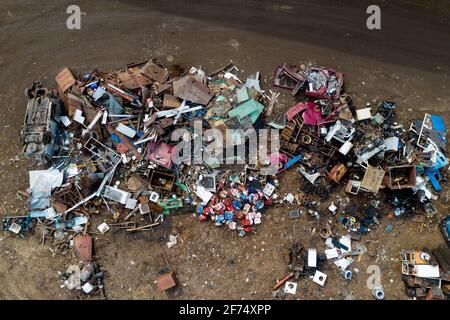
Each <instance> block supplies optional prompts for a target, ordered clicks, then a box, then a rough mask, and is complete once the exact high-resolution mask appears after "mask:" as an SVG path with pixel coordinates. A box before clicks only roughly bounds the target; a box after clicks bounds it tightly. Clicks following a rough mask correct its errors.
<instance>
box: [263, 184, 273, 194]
mask: <svg viewBox="0 0 450 320" xmlns="http://www.w3.org/2000/svg"><path fill="white" fill-rule="evenodd" d="M274 190H275V186H274V185H273V184H271V183H268V184H266V186H265V187H264V190H263V193H264V194H265V195H266V196H267V197H270V196H271V195H272V193H273V191H274Z"/></svg>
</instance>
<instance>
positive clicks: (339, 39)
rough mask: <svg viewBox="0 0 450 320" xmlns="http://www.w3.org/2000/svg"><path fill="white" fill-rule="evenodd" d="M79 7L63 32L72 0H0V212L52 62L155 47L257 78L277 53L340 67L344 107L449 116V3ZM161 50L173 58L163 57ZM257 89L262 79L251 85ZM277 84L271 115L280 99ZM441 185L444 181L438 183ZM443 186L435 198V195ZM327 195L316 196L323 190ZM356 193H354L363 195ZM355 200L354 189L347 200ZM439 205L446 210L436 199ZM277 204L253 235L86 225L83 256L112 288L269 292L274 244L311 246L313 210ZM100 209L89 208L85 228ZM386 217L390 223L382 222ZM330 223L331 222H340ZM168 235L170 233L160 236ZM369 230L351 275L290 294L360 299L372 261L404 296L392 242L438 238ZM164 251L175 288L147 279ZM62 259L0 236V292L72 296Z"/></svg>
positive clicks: (110, 63)
mask: <svg viewBox="0 0 450 320" xmlns="http://www.w3.org/2000/svg"><path fill="white" fill-rule="evenodd" d="M76 3H77V4H78V5H80V7H81V9H82V11H83V12H84V13H85V15H83V17H82V29H81V30H77V31H70V30H67V29H66V26H65V23H66V17H67V15H66V8H67V6H68V5H69V4H73V1H65V0H63V1H57V2H56V1H49V0H41V1H33V0H20V1H17V0H3V1H1V4H0V33H1V34H2V37H1V40H0V75H1V77H0V108H1V111H2V113H1V116H0V127H1V128H2V135H1V136H0V147H1V153H0V173H1V177H2V184H1V185H0V201H1V202H0V206H1V214H4V215H11V214H20V213H23V212H24V210H25V207H24V204H25V199H20V197H19V196H17V194H16V191H17V190H24V189H25V188H26V187H27V186H28V175H27V173H28V170H29V169H30V163H28V162H26V161H24V160H22V159H21V160H19V161H16V162H14V163H13V164H11V163H10V161H9V159H11V158H14V157H15V156H19V157H20V153H21V144H20V141H19V134H20V129H21V123H22V120H23V113H24V110H25V106H26V100H25V97H24V95H23V91H24V89H25V88H26V87H27V86H29V85H30V84H31V83H32V81H33V80H41V81H43V82H44V84H47V85H49V86H52V85H54V80H53V78H54V76H55V74H56V73H57V72H58V71H59V69H60V68H62V67H63V66H66V65H67V66H69V67H71V68H72V69H73V70H75V71H76V72H84V71H87V70H90V69H92V68H99V69H110V68H115V67H118V66H121V65H123V64H125V63H128V62H133V61H141V60H143V59H146V58H151V57H157V58H159V59H160V60H161V61H163V62H166V63H168V62H169V61H170V62H171V63H178V64H181V65H185V66H190V65H202V66H203V67H204V68H205V69H206V70H207V71H208V70H209V71H211V70H215V69H216V68H217V67H220V66H222V65H225V64H227V63H228V62H229V61H233V62H235V63H236V64H237V65H238V66H239V67H240V68H241V70H242V73H243V75H246V74H250V73H252V72H255V71H260V72H261V74H262V76H263V77H264V78H269V77H270V75H271V73H272V72H273V69H274V67H275V66H276V65H277V64H280V63H283V62H289V63H307V62H313V63H315V64H318V65H323V66H328V67H332V68H335V69H338V70H342V71H344V72H345V74H346V79H345V81H346V88H347V91H349V92H350V93H352V94H353V95H354V100H355V102H356V104H357V105H365V104H366V103H367V102H372V101H374V100H378V99H389V100H394V101H396V102H397V104H398V107H399V109H400V115H399V119H400V120H401V121H402V122H403V123H405V124H409V120H410V119H413V118H415V117H420V118H421V117H422V116H423V113H424V112H429V113H438V114H440V115H442V116H444V117H445V120H446V122H447V125H450V115H449V112H448V107H449V103H450V98H449V95H448V91H449V85H450V81H449V72H450V51H449V50H448V43H450V32H449V30H450V28H449V21H450V20H449V15H450V11H449V6H448V5H447V4H445V2H441V1H419V4H416V2H414V4H412V3H411V1H398V2H396V4H395V5H393V4H390V3H389V4H387V2H382V3H381V7H382V10H383V11H382V13H383V16H382V30H380V31H368V30H367V29H366V28H365V19H366V15H365V8H366V7H367V5H366V3H365V1H345V2H344V1H317V2H315V3H314V4H311V3H310V2H309V1H308V2H307V1H290V0H285V1H283V2H277V1H245V2H242V1H235V0H230V1H227V2H223V3H222V4H220V3H217V4H213V3H212V2H211V1H206V0H202V1H178V2H176V1H172V0H168V1H159V0H156V1H151V4H147V2H144V1H117V0H116V1H106V0H99V1H95V2H94V3H93V1H84V0H79V1H76ZM172 60H173V61H172ZM263 85H264V86H265V87H266V88H269V85H268V83H263ZM289 94H290V93H289V92H283V95H284V97H283V98H282V100H281V101H284V102H285V103H282V104H280V105H279V106H278V108H277V110H276V111H277V112H282V111H283V110H285V109H286V108H288V107H290V104H291V101H290V99H289ZM298 179H299V177H298V175H297V174H296V173H293V174H288V175H285V176H284V177H283V178H282V190H281V194H284V193H285V192H297V189H298V188H299V186H300V185H299V182H298V181H299V180H298ZM445 192H446V191H444V194H445ZM442 196H443V195H442ZM334 197H335V195H333V196H332V197H331V198H330V199H328V200H327V201H326V202H324V203H322V206H328V205H329V203H331V201H333V200H335V198H334ZM367 200H368V199H366V198H365V199H363V201H364V202H367ZM352 201H354V204H355V205H356V206H358V205H359V204H358V199H357V198H356V199H352ZM436 206H437V207H438V209H439V215H441V216H443V215H446V214H448V207H444V206H443V205H441V204H440V202H439V201H438V202H437V203H436ZM289 210H290V208H289V207H287V206H285V207H278V208H273V209H270V210H268V211H266V213H265V214H264V217H263V223H262V225H261V226H260V227H258V230H257V231H258V232H257V234H255V235H252V236H250V237H245V238H240V237H237V236H235V235H233V234H232V233H231V232H229V231H228V230H226V229H220V228H216V227H214V226H213V225H212V224H210V223H199V222H197V221H196V220H195V219H194V218H193V217H192V216H191V215H184V216H174V217H170V218H168V219H166V220H165V223H164V225H163V226H162V227H161V228H159V229H158V230H157V231H156V232H154V233H149V234H136V235H133V236H131V235H129V234H125V233H124V232H121V231H112V232H109V233H108V234H107V235H105V236H95V254H96V257H97V260H98V261H99V263H100V264H101V265H102V266H103V268H104V269H105V271H106V280H105V286H106V291H107V295H108V297H109V298H111V299H174V298H177V299H271V287H272V286H273V285H274V283H275V281H276V279H277V278H281V277H283V276H284V275H285V274H286V272H287V267H286V264H285V262H284V257H283V253H284V251H285V250H286V249H287V248H288V247H289V246H290V245H291V244H292V243H294V242H300V243H302V244H303V245H304V246H305V247H315V248H317V249H319V250H323V248H324V245H323V242H322V240H321V239H320V238H319V237H318V235H317V233H314V232H313V229H314V228H316V229H317V228H319V227H320V226H322V225H323V224H325V223H326V222H327V221H333V220H334V217H333V216H331V215H329V214H327V213H325V212H324V213H323V214H322V220H321V221H319V222H317V221H311V220H309V219H308V218H307V217H305V216H303V217H301V218H300V219H299V220H297V221H296V222H295V223H292V221H291V220H290V219H289V218H288V217H287V212H288V211H289ZM104 219H107V217H95V219H94V221H93V226H92V228H94V227H95V226H96V225H98V224H99V223H101V222H102V221H103V220H104ZM387 223H391V224H393V226H394V230H393V232H391V233H387V232H385V231H384V227H385V225H386V224H387ZM336 231H337V232H341V233H343V230H342V228H341V227H340V226H337V227H336ZM169 234H178V241H179V244H178V245H177V246H176V247H173V248H172V249H168V248H167V247H166V245H165V242H166V241H167V238H168V235H169ZM368 239H371V240H375V241H378V250H379V258H378V259H376V258H371V257H369V256H368V255H363V256H362V258H361V260H360V261H355V262H354V264H353V265H352V269H353V268H355V267H356V268H358V269H359V270H360V271H359V273H356V274H355V277H354V279H353V280H352V281H351V282H348V283H346V282H345V281H344V280H343V279H341V278H340V276H339V273H338V270H337V269H336V267H334V266H333V265H331V264H328V265H327V267H326V269H325V272H326V273H327V274H328V276H329V277H328V280H327V283H326V285H325V287H323V288H320V287H318V286H317V285H316V284H315V283H313V282H312V281H310V280H309V279H304V280H300V282H299V289H298V291H297V295H296V296H295V297H290V298H296V299H330V298H333V299H370V298H371V292H370V290H369V289H368V288H367V287H366V280H367V277H368V274H367V273H366V270H367V267H368V266H369V265H372V264H376V265H378V266H379V267H380V268H381V270H382V272H383V273H382V284H383V286H384V287H385V291H386V297H387V298H388V299H406V298H407V297H406V295H405V294H404V293H403V285H402V283H401V279H400V276H401V275H400V264H399V261H398V254H399V251H400V250H401V249H403V248H418V249H420V248H422V247H430V248H434V247H436V246H439V245H442V244H443V240H442V236H441V234H440V233H439V232H438V231H434V232H428V231H424V232H422V233H419V229H418V226H417V225H415V224H412V223H408V222H407V221H403V220H401V219H400V220H394V221H385V220H383V221H382V225H381V226H380V227H379V228H378V229H377V230H374V231H373V232H372V233H371V235H370V236H368V237H366V238H364V239H363V241H366V240H368ZM162 250H164V252H165V254H166V256H167V259H168V261H169V262H170V265H171V267H172V269H173V270H174V271H176V273H177V275H178V281H179V284H180V285H179V287H178V288H177V290H175V291H174V292H170V293H160V292H158V290H157V289H156V286H155V284H154V280H155V277H156V275H157V273H158V272H159V270H160V269H161V268H162V266H163V265H164V259H163V257H162ZM71 262H73V259H72V257H71V256H70V255H58V256H53V255H52V252H51V251H50V249H49V245H48V244H44V246H41V245H40V242H39V237H37V235H35V236H32V235H28V236H26V237H25V239H21V238H17V237H12V236H11V235H10V234H6V233H4V234H1V233H0V299H74V298H76V297H75V296H74V295H73V294H72V293H70V292H68V291H66V290H65V289H61V288H59V283H58V280H57V272H58V271H63V270H65V268H66V267H67V266H68V265H69V264H70V263H71Z"/></svg>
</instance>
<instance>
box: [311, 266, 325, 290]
mask: <svg viewBox="0 0 450 320" xmlns="http://www.w3.org/2000/svg"><path fill="white" fill-rule="evenodd" d="M326 280H327V275H326V274H325V273H323V272H320V271H319V270H316V273H315V274H314V277H313V281H314V282H315V283H317V284H318V285H321V286H322V287H323V285H324V284H325V281H326Z"/></svg>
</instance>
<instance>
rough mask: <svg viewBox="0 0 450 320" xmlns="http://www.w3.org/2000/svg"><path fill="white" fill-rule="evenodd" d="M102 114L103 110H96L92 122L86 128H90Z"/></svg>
mask: <svg viewBox="0 0 450 320" xmlns="http://www.w3.org/2000/svg"><path fill="white" fill-rule="evenodd" d="M102 114H103V110H100V111H99V112H97V114H96V115H95V117H94V119H92V122H91V123H90V124H89V125H88V130H92V128H93V127H94V126H95V125H96V123H97V122H98V120H100V118H101V117H102Z"/></svg>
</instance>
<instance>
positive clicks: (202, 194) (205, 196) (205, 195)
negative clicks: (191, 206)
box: [195, 185, 213, 204]
mask: <svg viewBox="0 0 450 320" xmlns="http://www.w3.org/2000/svg"><path fill="white" fill-rule="evenodd" d="M195 194H196V195H197V196H198V197H199V198H200V199H202V201H203V204H207V203H208V202H209V200H211V198H212V197H213V194H212V193H211V192H209V191H207V190H206V189H205V187H203V186H200V185H199V186H197V190H196V192H195Z"/></svg>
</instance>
